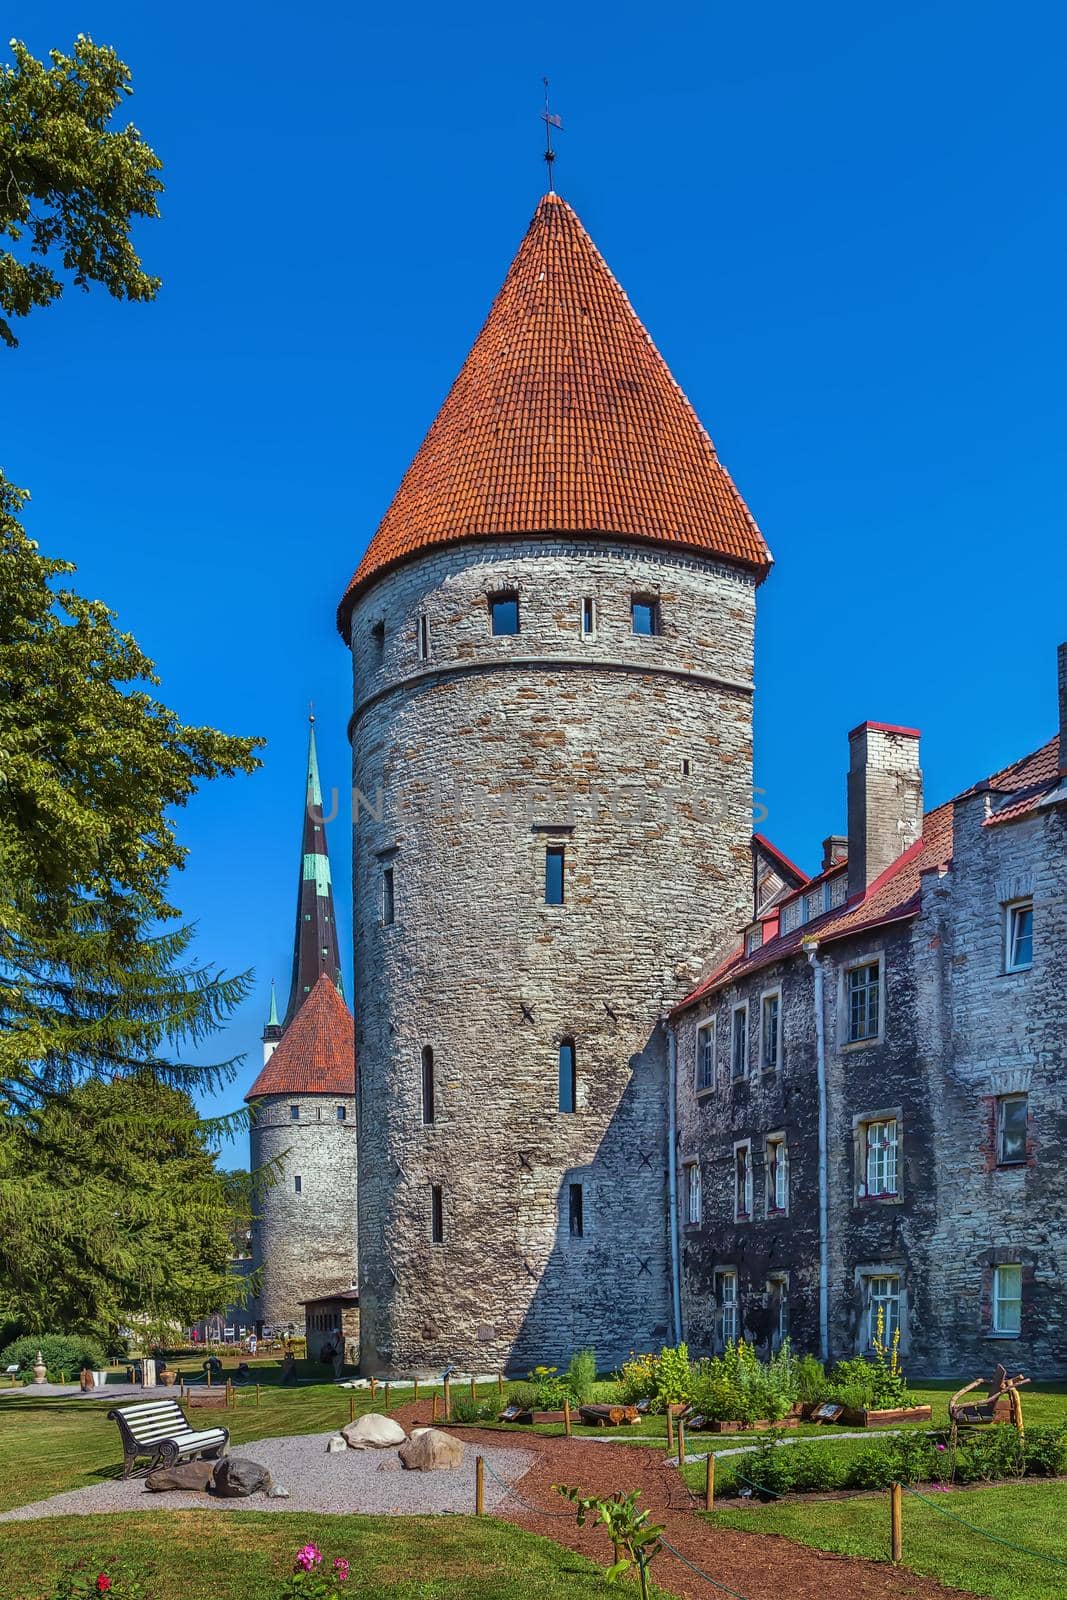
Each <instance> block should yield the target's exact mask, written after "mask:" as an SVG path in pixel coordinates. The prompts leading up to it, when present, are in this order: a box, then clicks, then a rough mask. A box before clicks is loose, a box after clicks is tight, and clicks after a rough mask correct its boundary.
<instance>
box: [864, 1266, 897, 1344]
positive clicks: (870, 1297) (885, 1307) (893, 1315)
mask: <svg viewBox="0 0 1067 1600" xmlns="http://www.w3.org/2000/svg"><path fill="white" fill-rule="evenodd" d="M863 1282H864V1290H865V1294H864V1299H865V1301H866V1316H865V1318H864V1333H865V1335H866V1339H867V1348H868V1349H873V1348H874V1346H875V1343H876V1342H877V1343H879V1344H882V1345H884V1346H885V1348H886V1349H887V1350H891V1349H892V1347H893V1339H894V1337H895V1336H896V1334H897V1333H898V1332H899V1331H900V1279H899V1277H897V1275H896V1274H895V1273H874V1274H872V1275H871V1276H870V1277H867V1278H865V1279H864V1280H863Z"/></svg>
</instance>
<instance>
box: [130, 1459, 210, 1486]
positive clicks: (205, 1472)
mask: <svg viewBox="0 0 1067 1600" xmlns="http://www.w3.org/2000/svg"><path fill="white" fill-rule="evenodd" d="M218 1464H219V1463H218V1462H217V1461H179V1462H178V1463H177V1464H176V1465H175V1466H173V1467H156V1469H155V1471H154V1472H150V1473H149V1474H148V1477H147V1478H146V1479H145V1481H144V1483H145V1488H146V1489H151V1490H152V1492H153V1494H166V1492H167V1490H168V1489H197V1490H199V1492H200V1493H201V1494H206V1493H207V1491H208V1490H209V1489H210V1488H211V1485H212V1483H213V1482H214V1478H215V1468H216V1467H217V1466H218Z"/></svg>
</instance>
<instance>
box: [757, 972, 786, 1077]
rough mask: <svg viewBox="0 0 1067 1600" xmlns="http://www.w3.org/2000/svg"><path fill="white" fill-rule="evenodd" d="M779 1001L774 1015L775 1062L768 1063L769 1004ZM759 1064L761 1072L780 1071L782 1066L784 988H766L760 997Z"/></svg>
mask: <svg viewBox="0 0 1067 1600" xmlns="http://www.w3.org/2000/svg"><path fill="white" fill-rule="evenodd" d="M771 1000H775V1001H777V1009H776V1011H775V1017H774V1064H773V1065H772V1066H768V1065H767V1027H766V1024H767V1005H768V1002H769V1001H771ZM759 1065H760V1071H761V1072H780V1071H781V1068H782V990H781V985H779V987H778V988H777V989H765V990H764V992H763V993H762V994H761V995H760V997H759Z"/></svg>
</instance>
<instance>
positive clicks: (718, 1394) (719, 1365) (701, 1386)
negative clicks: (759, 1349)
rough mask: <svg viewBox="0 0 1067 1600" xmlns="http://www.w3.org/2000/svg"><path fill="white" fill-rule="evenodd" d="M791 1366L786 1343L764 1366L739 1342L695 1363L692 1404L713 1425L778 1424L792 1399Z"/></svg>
mask: <svg viewBox="0 0 1067 1600" xmlns="http://www.w3.org/2000/svg"><path fill="white" fill-rule="evenodd" d="M794 1367H795V1363H794V1362H793V1360H792V1357H791V1356H790V1353H789V1346H788V1344H784V1345H783V1346H782V1348H781V1350H780V1351H778V1353H777V1354H776V1355H774V1356H772V1357H771V1359H770V1360H769V1361H768V1362H766V1363H764V1362H762V1361H760V1359H759V1357H758V1356H757V1355H756V1352H755V1351H754V1350H753V1348H752V1346H751V1345H749V1344H746V1343H745V1341H744V1340H743V1339H739V1340H738V1341H737V1343H736V1344H733V1343H731V1344H728V1345H727V1347H726V1349H725V1350H724V1351H723V1353H722V1355H721V1356H712V1357H711V1358H710V1360H707V1361H701V1362H699V1363H698V1364H697V1366H696V1368H695V1370H694V1372H693V1377H692V1384H691V1398H692V1403H693V1405H694V1407H695V1408H696V1409H697V1410H698V1411H702V1412H703V1413H704V1415H705V1416H706V1417H710V1418H711V1420H712V1421H713V1422H762V1421H767V1422H780V1421H781V1420H782V1418H783V1417H786V1416H788V1415H789V1412H790V1410H791V1408H792V1405H793V1401H794V1400H795V1399H796V1395H797V1386H796V1375H795V1371H794Z"/></svg>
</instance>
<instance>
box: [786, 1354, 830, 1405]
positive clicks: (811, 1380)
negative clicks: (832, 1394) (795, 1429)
mask: <svg viewBox="0 0 1067 1600" xmlns="http://www.w3.org/2000/svg"><path fill="white" fill-rule="evenodd" d="M793 1381H794V1383H795V1384H796V1394H797V1399H798V1400H805V1401H809V1402H811V1403H813V1404H814V1403H815V1402H816V1401H819V1400H825V1399H826V1395H827V1387H826V1368H825V1367H824V1366H823V1364H822V1362H821V1361H820V1360H819V1359H818V1357H817V1356H797V1358H796V1359H795V1361H794V1362H793Z"/></svg>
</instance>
